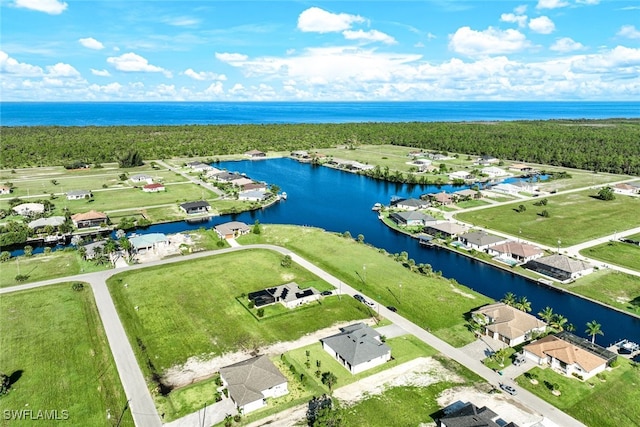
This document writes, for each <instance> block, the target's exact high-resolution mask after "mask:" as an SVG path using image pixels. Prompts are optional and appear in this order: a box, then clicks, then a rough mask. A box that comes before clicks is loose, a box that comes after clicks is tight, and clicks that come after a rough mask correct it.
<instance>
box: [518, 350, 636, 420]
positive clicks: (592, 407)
mask: <svg viewBox="0 0 640 427" xmlns="http://www.w3.org/2000/svg"><path fill="white" fill-rule="evenodd" d="M618 360H619V361H620V365H619V366H618V367H616V368H614V369H613V371H611V372H604V373H603V374H602V375H603V377H602V378H603V380H601V379H600V378H598V377H593V378H591V379H590V380H588V381H586V382H582V381H579V380H578V379H576V378H567V377H565V376H562V375H560V374H557V373H556V372H554V371H552V370H551V369H540V368H537V367H536V368H533V369H532V370H531V371H529V372H531V373H535V374H536V375H537V376H538V378H537V379H538V384H537V385H533V384H531V382H530V381H529V380H528V379H527V378H525V377H524V376H519V377H518V378H516V381H517V383H518V384H519V385H520V386H522V387H523V388H525V389H527V390H529V391H531V392H532V393H534V394H536V395H538V396H539V397H541V398H542V399H544V400H546V401H547V402H549V403H551V404H552V405H554V406H556V407H557V408H559V409H560V410H562V411H564V412H566V413H568V414H569V415H571V416H573V417H575V418H576V419H578V420H580V421H582V422H584V423H585V424H586V425H589V426H598V427H617V426H637V425H640V405H638V402H640V387H638V384H640V368H639V367H638V365H636V366H635V367H633V366H631V364H630V363H629V361H628V360H626V359H624V358H618ZM545 382H547V383H550V384H554V383H557V384H558V385H559V386H560V392H561V393H562V394H561V395H560V396H555V395H553V394H551V390H549V388H548V387H547V386H546V384H545ZM590 384H592V385H593V386H591V385H590Z"/></svg>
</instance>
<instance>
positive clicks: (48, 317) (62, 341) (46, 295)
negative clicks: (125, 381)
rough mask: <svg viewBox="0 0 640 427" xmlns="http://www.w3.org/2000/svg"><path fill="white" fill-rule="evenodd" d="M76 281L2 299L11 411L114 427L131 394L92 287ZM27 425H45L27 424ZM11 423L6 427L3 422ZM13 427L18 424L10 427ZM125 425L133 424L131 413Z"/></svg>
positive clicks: (0, 341)
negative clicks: (49, 413)
mask: <svg viewBox="0 0 640 427" xmlns="http://www.w3.org/2000/svg"><path fill="white" fill-rule="evenodd" d="M71 286H72V284H71V283H63V284H60V285H53V286H48V287H46V288H39V289H32V290H28V291H22V292H15V293H10V294H4V295H2V300H1V302H0V348H1V349H2V351H0V366H1V367H2V371H3V372H4V373H6V374H7V375H9V376H11V381H12V383H13V384H12V385H11V389H10V391H9V393H8V394H7V395H6V396H2V397H1V398H0V399H1V400H0V401H1V402H2V409H3V410H16V411H17V410H25V409H30V410H32V411H33V413H34V416H35V414H37V411H39V410H42V411H45V410H47V411H52V410H57V411H58V416H59V417H62V411H68V412H67V413H68V420H67V421H59V422H60V423H62V424H65V423H66V424H69V425H78V426H80V425H82V426H104V425H112V424H110V421H109V420H108V419H107V415H108V414H111V421H114V420H117V418H118V417H119V416H120V414H121V413H122V409H123V408H124V405H125V403H126V402H127V396H126V395H125V393H124V391H123V389H122V385H121V384H120V381H119V377H118V373H117V371H116V368H115V363H114V361H113V358H112V356H111V352H110V350H109V346H108V344H107V340H106V337H105V333H104V330H103V328H102V324H101V322H100V317H99V315H98V311H97V308H96V305H95V301H94V299H93V294H92V292H91V288H90V287H89V285H87V284H84V288H83V289H82V290H80V291H75V290H72V287H71ZM17 424H19V425H33V426H37V425H44V424H46V422H45V423H43V422H42V419H40V420H37V419H35V420H31V421H30V420H28V419H27V420H23V421H21V422H19V423H17ZM3 425H4V424H3ZM8 425H10V424H8ZM120 425H121V426H133V425H134V424H133V420H132V418H131V413H130V412H129V411H127V412H126V413H125V414H124V416H123V418H122V421H121V422H120Z"/></svg>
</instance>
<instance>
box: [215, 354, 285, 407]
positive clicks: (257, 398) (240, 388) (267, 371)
mask: <svg viewBox="0 0 640 427" xmlns="http://www.w3.org/2000/svg"><path fill="white" fill-rule="evenodd" d="M220 379H221V380H222V385H223V386H224V387H226V388H227V390H228V391H229V397H230V398H231V400H233V403H235V405H236V406H237V407H238V410H239V411H240V412H241V413H243V414H248V413H249V412H252V411H255V410H256V409H260V408H262V407H264V406H266V404H267V403H266V399H267V398H270V397H271V398H276V397H280V396H284V395H285V394H287V393H289V389H288V381H287V379H286V378H285V376H284V375H282V373H281V372H280V371H279V370H278V368H277V367H276V366H275V365H274V364H273V362H271V361H270V360H269V358H268V357H267V356H265V355H262V356H256V357H253V358H251V359H247V360H243V361H242V362H238V363H234V364H233V365H229V366H225V367H224V368H220Z"/></svg>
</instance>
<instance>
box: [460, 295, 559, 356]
mask: <svg viewBox="0 0 640 427" xmlns="http://www.w3.org/2000/svg"><path fill="white" fill-rule="evenodd" d="M471 316H472V318H473V320H475V322H476V323H478V324H479V325H481V326H482V328H483V334H484V335H487V336H489V337H491V338H493V339H495V340H498V341H502V342H504V343H505V344H507V345H508V346H510V347H513V346H516V345H518V344H521V343H523V342H525V341H529V340H530V339H531V338H532V337H533V334H535V333H542V332H544V331H545V329H546V327H547V324H546V323H545V322H543V321H542V320H540V319H538V318H537V317H535V316H532V315H531V314H528V313H525V312H524V311H521V310H518V309H517V308H515V307H511V306H510V305H507V304H505V303H502V302H497V303H494V304H489V305H486V306H484V307H480V308H479V309H478V310H474V311H472V312H471Z"/></svg>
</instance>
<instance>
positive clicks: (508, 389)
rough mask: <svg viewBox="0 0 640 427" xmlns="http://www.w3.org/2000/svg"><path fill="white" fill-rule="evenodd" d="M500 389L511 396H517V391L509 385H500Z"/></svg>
mask: <svg viewBox="0 0 640 427" xmlns="http://www.w3.org/2000/svg"><path fill="white" fill-rule="evenodd" d="M500 388H501V389H502V390H504V391H506V392H507V393H509V394H511V395H515V394H518V391H517V390H516V389H515V388H513V387H511V386H510V385H507V384H502V383H500Z"/></svg>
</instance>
